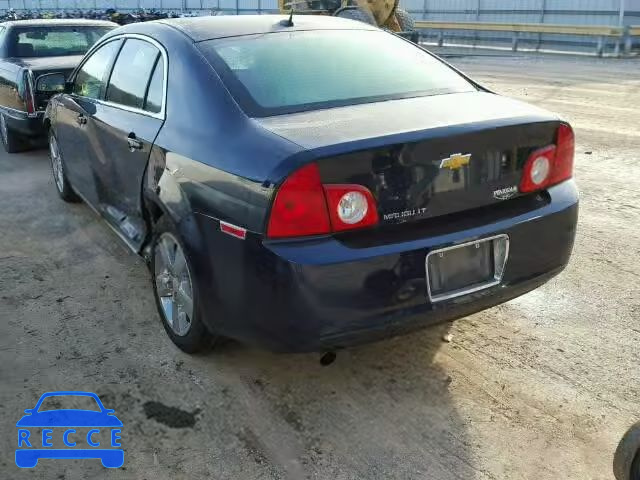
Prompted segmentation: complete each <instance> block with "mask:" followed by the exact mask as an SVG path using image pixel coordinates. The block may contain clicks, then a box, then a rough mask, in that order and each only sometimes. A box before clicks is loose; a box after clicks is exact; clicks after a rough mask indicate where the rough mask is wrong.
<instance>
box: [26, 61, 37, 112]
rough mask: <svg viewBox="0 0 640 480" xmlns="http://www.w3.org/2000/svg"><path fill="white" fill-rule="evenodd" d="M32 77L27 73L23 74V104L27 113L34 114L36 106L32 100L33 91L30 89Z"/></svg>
mask: <svg viewBox="0 0 640 480" xmlns="http://www.w3.org/2000/svg"><path fill="white" fill-rule="evenodd" d="M31 79H32V77H31V74H30V73H29V71H25V72H24V104H25V107H26V109H27V113H35V111H36V106H35V102H34V98H33V89H32V88H31V83H32V80H31Z"/></svg>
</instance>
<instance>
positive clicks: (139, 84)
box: [106, 38, 160, 109]
mask: <svg viewBox="0 0 640 480" xmlns="http://www.w3.org/2000/svg"><path fill="white" fill-rule="evenodd" d="M158 58H160V52H159V51H158V49H157V48H156V47H154V46H153V45H151V44H150V43H148V42H145V41H143V40H138V39H135V38H130V39H127V41H126V42H125V44H124V46H123V47H122V50H121V51H120V54H119V55H118V58H117V60H116V63H115V65H114V67H113V71H112V72H111V78H110V79H109V85H108V86H107V96H106V100H108V101H109V102H114V103H118V104H120V105H124V106H127V107H133V108H139V109H142V108H144V100H145V94H146V92H147V86H148V85H149V79H150V78H151V73H152V70H153V69H154V67H155V65H156V60H158Z"/></svg>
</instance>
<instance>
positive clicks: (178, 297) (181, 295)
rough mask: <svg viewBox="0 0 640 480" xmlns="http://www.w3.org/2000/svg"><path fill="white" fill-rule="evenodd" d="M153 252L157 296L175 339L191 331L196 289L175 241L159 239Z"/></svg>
mask: <svg viewBox="0 0 640 480" xmlns="http://www.w3.org/2000/svg"><path fill="white" fill-rule="evenodd" d="M154 248H155V251H154V258H155V260H154V268H155V276H156V277H155V284H156V295H157V296H158V300H159V301H160V305H161V306H162V313H163V315H164V320H165V321H166V323H167V325H169V326H170V327H171V329H172V330H173V332H174V333H175V334H176V335H179V336H184V335H186V334H187V333H188V332H189V330H190V329H191V320H192V318H193V287H192V283H191V275H190V273H189V266H188V265H187V259H186V257H185V255H184V252H183V251H182V247H180V244H179V243H178V241H177V240H176V238H175V237H174V236H173V235H172V234H170V233H168V232H165V233H163V234H161V235H160V237H159V238H158V240H157V242H156V245H155V247H154Z"/></svg>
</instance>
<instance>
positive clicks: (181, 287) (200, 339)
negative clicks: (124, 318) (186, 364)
mask: <svg viewBox="0 0 640 480" xmlns="http://www.w3.org/2000/svg"><path fill="white" fill-rule="evenodd" d="M179 252H181V254H182V257H180V253H179ZM149 267H150V270H151V283H152V285H153V293H154V297H155V299H156V307H157V308H158V314H159V315H160V319H161V320H162V325H163V327H164V329H165V331H166V332H167V335H169V338H170V339H171V341H172V342H173V343H175V345H176V346H177V347H178V348H179V349H180V350H182V351H183V352H186V353H196V352H198V351H201V350H203V349H204V348H205V347H206V346H208V345H211V343H212V342H211V340H212V338H211V334H210V333H209V331H208V330H207V328H206V326H205V325H204V323H203V321H202V314H201V313H200V309H199V302H198V296H197V291H198V288H197V286H196V278H195V277H194V276H193V275H192V273H191V272H193V268H192V267H191V262H190V260H189V257H188V255H187V253H186V249H185V248H184V244H183V243H182V240H181V239H180V236H179V234H178V232H177V231H176V229H175V227H174V226H173V223H172V222H171V221H170V220H169V219H168V218H167V217H166V215H164V216H162V217H160V219H159V220H158V222H157V223H156V224H155V227H154V231H153V239H152V241H151V263H150V265H149ZM186 282H188V285H187V283H186ZM187 287H188V288H187ZM189 293H190V294H191V297H190V302H188V301H186V300H185V299H187V298H188V294H189ZM169 316H171V317H172V318H171V319H170V318H169ZM187 324H188V325H187Z"/></svg>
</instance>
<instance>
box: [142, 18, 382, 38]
mask: <svg viewBox="0 0 640 480" xmlns="http://www.w3.org/2000/svg"><path fill="white" fill-rule="evenodd" d="M288 18H289V15H236V16H231V15H217V16H209V17H185V18H171V19H163V20H157V21H156V22H158V23H163V24H165V25H170V26H172V27H174V28H176V29H178V30H180V31H182V32H183V33H184V34H185V35H187V36H188V37H190V38H191V39H192V40H193V41H194V42H202V41H204V40H213V39H217V38H226V37H237V36H242V35H254V34H263V33H273V32H286V31H289V32H290V31H300V30H377V27H374V26H371V25H367V24H366V23H363V22H357V21H354V20H347V19H345V18H338V17H332V16H329V15H296V14H295V13H294V15H293V26H292V27H290V26H286V25H285V24H284V22H283V21H285V22H286V20H288ZM156 22H151V23H156Z"/></svg>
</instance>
